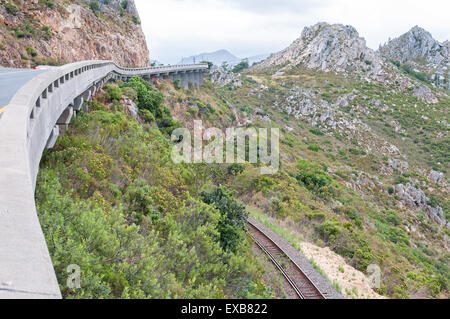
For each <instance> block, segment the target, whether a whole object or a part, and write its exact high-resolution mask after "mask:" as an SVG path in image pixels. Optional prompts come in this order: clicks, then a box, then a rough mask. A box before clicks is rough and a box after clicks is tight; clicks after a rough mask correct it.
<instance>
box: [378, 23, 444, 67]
mask: <svg viewBox="0 0 450 319" xmlns="http://www.w3.org/2000/svg"><path fill="white" fill-rule="evenodd" d="M447 42H448V41H447ZM380 53H381V54H382V55H383V56H384V57H386V58H389V59H392V60H396V61H399V62H401V63H406V62H409V61H417V60H419V59H424V60H425V61H426V62H428V63H433V64H437V65H438V64H445V63H448V54H449V51H448V44H447V46H446V45H444V44H441V43H439V42H438V41H436V40H435V39H433V37H432V36H431V34H430V33H429V32H427V31H426V30H424V29H422V28H420V27H418V26H415V27H414V28H412V29H411V30H409V31H408V32H407V33H405V34H403V35H402V36H400V37H398V38H396V39H394V40H391V41H389V42H388V43H387V44H386V45H384V46H382V47H381V48H380Z"/></svg>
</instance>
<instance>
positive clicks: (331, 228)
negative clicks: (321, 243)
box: [315, 221, 342, 241]
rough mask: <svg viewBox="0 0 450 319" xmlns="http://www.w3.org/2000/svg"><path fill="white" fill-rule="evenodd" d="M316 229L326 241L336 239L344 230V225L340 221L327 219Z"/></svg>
mask: <svg viewBox="0 0 450 319" xmlns="http://www.w3.org/2000/svg"><path fill="white" fill-rule="evenodd" d="M315 228H316V231H317V232H318V233H319V234H320V236H321V237H322V238H323V239H324V240H326V241H334V240H335V239H336V236H337V235H339V234H340V233H341V231H342V227H341V225H340V224H339V223H338V222H334V221H326V222H324V223H322V224H321V225H317V226H315Z"/></svg>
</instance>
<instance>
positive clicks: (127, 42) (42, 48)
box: [0, 0, 150, 67]
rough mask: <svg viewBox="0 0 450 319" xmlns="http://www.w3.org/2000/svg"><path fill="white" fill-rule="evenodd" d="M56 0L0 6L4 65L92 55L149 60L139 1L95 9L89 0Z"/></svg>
mask: <svg viewBox="0 0 450 319" xmlns="http://www.w3.org/2000/svg"><path fill="white" fill-rule="evenodd" d="M53 2H54V3H55V6H53V7H52V6H48V5H46V4H44V3H43V2H42V1H22V2H20V3H18V2H15V4H16V6H17V9H18V10H17V12H11V11H8V10H6V9H5V7H4V6H0V64H1V65H2V66H3V67H30V66H33V65H36V64H64V63H70V62H76V61H82V60H93V59H103V60H113V61H115V62H116V63H117V64H119V65H122V66H134V67H145V66H149V65H150V61H149V52H148V48H147V43H146V40H145V36H144V34H143V32H142V29H141V26H140V23H139V19H138V18H137V17H136V14H137V10H136V7H135V4H134V1H128V5H127V7H126V8H125V9H124V8H123V7H122V5H121V3H122V2H121V1H117V0H116V1H110V3H109V4H102V5H101V7H100V11H99V12H96V13H94V12H93V11H92V10H91V9H90V8H89V6H88V2H89V1H84V0H77V1H71V2H70V4H67V1H63V0H54V1H53ZM127 11H128V12H127ZM129 12H130V13H129Z"/></svg>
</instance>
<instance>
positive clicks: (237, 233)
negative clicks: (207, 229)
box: [201, 187, 248, 252]
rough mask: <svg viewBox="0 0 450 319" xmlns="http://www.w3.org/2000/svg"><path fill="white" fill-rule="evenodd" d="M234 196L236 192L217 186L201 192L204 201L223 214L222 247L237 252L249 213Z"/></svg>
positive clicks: (221, 222)
mask: <svg viewBox="0 0 450 319" xmlns="http://www.w3.org/2000/svg"><path fill="white" fill-rule="evenodd" d="M233 196H234V192H232V191H230V190H228V189H227V188H225V187H216V188H214V189H213V190H211V191H210V192H203V193H202V194H201V197H202V200H203V202H205V203H206V204H209V205H214V206H215V207H216V208H217V209H218V210H219V211H220V214H221V215H222V218H221V220H220V222H219V225H218V231H219V233H220V244H221V246H222V248H223V249H224V250H229V251H232V252H235V251H236V249H237V247H238V245H239V242H240V241H241V240H242V235H243V230H244V229H245V224H246V222H247V218H248V213H247V212H246V210H245V206H244V205H242V204H240V203H238V202H237V201H236V200H235V199H234V197H233Z"/></svg>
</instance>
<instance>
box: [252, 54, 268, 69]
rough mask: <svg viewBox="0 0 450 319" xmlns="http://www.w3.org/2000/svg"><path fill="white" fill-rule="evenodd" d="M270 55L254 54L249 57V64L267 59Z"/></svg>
mask: <svg viewBox="0 0 450 319" xmlns="http://www.w3.org/2000/svg"><path fill="white" fill-rule="evenodd" d="M269 56H270V54H259V55H254V56H251V57H248V58H247V59H248V64H249V65H250V66H251V65H253V63H259V62H261V61H264V60H265V59H267V58H268V57H269Z"/></svg>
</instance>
